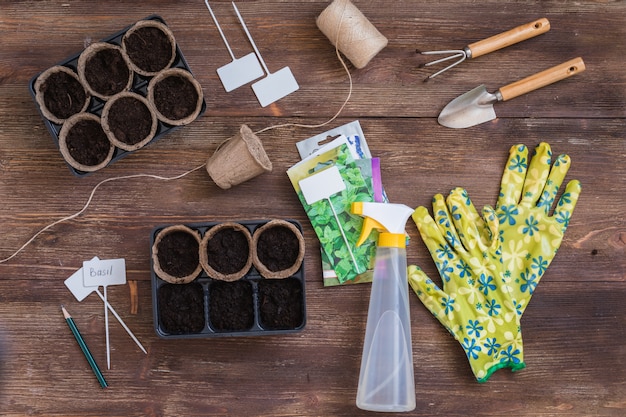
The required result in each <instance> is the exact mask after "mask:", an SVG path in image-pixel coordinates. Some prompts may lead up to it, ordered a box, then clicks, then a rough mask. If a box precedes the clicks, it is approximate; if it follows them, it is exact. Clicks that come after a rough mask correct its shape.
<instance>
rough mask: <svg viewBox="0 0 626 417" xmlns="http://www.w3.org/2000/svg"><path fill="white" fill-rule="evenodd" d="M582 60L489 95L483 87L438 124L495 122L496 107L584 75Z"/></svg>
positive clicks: (446, 112)
mask: <svg viewBox="0 0 626 417" xmlns="http://www.w3.org/2000/svg"><path fill="white" fill-rule="evenodd" d="M584 70H585V63H584V62H583V60H582V58H580V57H578V58H574V59H571V60H569V61H567V62H564V63H562V64H560V65H557V66H555V67H552V68H549V69H547V70H544V71H542V72H539V73H537V74H534V75H531V76H529V77H526V78H524V79H522V80H519V81H516V82H514V83H512V84H508V85H505V86H504V87H500V89H498V91H496V92H495V93H493V94H492V93H489V92H488V91H487V88H486V87H485V86H484V85H480V86H478V87H476V88H474V89H473V90H471V91H468V92H467V93H465V94H463V95H461V96H459V97H457V98H455V99H454V100H452V101H451V102H450V103H448V105H447V106H446V107H444V109H443V110H442V111H441V114H439V119H438V122H439V124H441V125H443V126H446V127H451V128H455V129H459V128H466V127H471V126H476V125H478V124H481V123H485V122H488V121H490V120H493V119H495V118H496V112H495V110H494V109H493V104H494V103H497V102H498V101H507V100H510V99H512V98H515V97H518V96H521V95H523V94H526V93H529V92H531V91H534V90H537V89H539V88H542V87H545V86H547V85H550V84H553V83H555V82H557V81H561V80H563V79H565V78H568V77H571V76H573V75H576V74H578V73H579V72H583V71H584Z"/></svg>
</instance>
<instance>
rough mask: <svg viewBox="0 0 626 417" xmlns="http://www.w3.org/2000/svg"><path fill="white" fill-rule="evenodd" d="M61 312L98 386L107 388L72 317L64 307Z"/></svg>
mask: <svg viewBox="0 0 626 417" xmlns="http://www.w3.org/2000/svg"><path fill="white" fill-rule="evenodd" d="M61 310H63V316H64V317H65V321H66V322H67V325H68V326H70V330H71V331H72V334H74V337H75V338H76V341H77V342H78V346H80V349H81V350H82V351H83V353H84V354H85V358H87V362H89V365H90V366H91V369H93V373H94V374H96V378H98V382H99V383H100V386H101V387H102V388H106V387H108V386H109V385H108V384H107V382H106V380H105V379H104V376H103V375H102V372H101V371H100V368H98V364H97V363H96V360H95V359H94V358H93V356H92V354H91V352H90V351H89V348H88V347H87V344H86V343H85V341H84V340H83V337H82V336H81V335H80V332H79V331H78V328H77V327H76V324H75V323H74V320H73V319H72V316H70V313H68V312H67V310H66V309H65V307H63V306H61Z"/></svg>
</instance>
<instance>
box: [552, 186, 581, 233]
mask: <svg viewBox="0 0 626 417" xmlns="http://www.w3.org/2000/svg"><path fill="white" fill-rule="evenodd" d="M581 190H582V187H581V185H580V182H579V181H578V180H572V181H570V182H569V183H567V186H566V187H565V191H564V192H563V195H561V198H560V199H559V203H558V204H557V206H556V209H555V210H554V217H555V218H556V221H557V222H558V223H560V224H561V225H562V226H563V233H565V229H567V226H569V221H570V218H571V217H572V212H573V211H574V207H576V203H577V202H578V197H579V196H580V192H581Z"/></svg>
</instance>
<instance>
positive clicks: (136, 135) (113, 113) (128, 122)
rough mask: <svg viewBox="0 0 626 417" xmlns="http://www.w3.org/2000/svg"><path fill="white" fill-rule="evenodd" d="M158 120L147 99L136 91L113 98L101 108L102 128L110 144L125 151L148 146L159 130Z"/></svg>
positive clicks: (122, 93)
mask: <svg viewBox="0 0 626 417" xmlns="http://www.w3.org/2000/svg"><path fill="white" fill-rule="evenodd" d="M157 126H158V120H157V117H156V114H155V112H154V110H153V109H152V107H151V106H150V104H149V103H148V100H146V99H145V98H144V97H142V96H140V95H139V94H136V93H131V92H121V93H119V94H116V95H114V96H113V97H111V99H110V100H109V101H107V103H106V104H105V105H104V109H103V110H102V127H103V128H104V131H105V133H106V134H107V136H108V137H109V140H110V141H111V143H113V144H114V145H115V146H117V147H118V148H121V149H124V150H125V151H134V150H137V149H139V148H142V147H143V146H144V145H146V144H147V143H148V142H150V140H152V138H154V135H155V133H156V131H157Z"/></svg>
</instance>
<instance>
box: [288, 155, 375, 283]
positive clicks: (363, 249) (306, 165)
mask: <svg viewBox="0 0 626 417" xmlns="http://www.w3.org/2000/svg"><path fill="white" fill-rule="evenodd" d="M331 166H334V167H336V168H337V169H338V170H339V173H340V175H341V179H342V180H343V185H345V188H343V189H342V191H340V192H337V193H335V194H333V195H331V196H330V197H329V198H327V199H322V200H320V201H316V202H312V203H311V204H308V203H307V201H306V198H305V196H304V195H303V192H302V190H301V188H300V181H302V180H304V179H305V178H308V177H310V176H312V175H315V174H316V173H319V172H320V171H323V170H324V169H328V168H329V167H331ZM287 175H288V176H289V179H290V180H291V183H292V185H293V187H294V190H295V191H296V193H297V195H298V198H299V199H300V202H301V203H302V206H303V207H304V210H305V212H306V214H307V216H308V217H309V220H310V221H311V225H312V226H313V229H314V230H315V233H316V234H317V237H318V239H319V241H320V245H321V248H322V251H323V254H324V255H325V261H326V262H328V264H329V266H330V268H332V271H334V273H335V274H336V276H337V281H338V283H339V284H343V283H345V282H347V281H350V280H355V279H357V277H358V280H359V281H362V280H364V279H367V275H366V274H368V273H369V274H371V269H372V260H373V258H374V254H375V250H376V245H375V242H376V237H377V236H373V237H370V239H368V241H367V242H366V243H364V244H363V245H361V246H359V247H356V241H357V239H358V238H359V235H360V233H361V226H362V224H363V219H362V218H361V217H360V216H354V215H352V214H351V213H350V205H351V204H352V202H354V201H364V202H371V201H374V198H373V193H372V187H371V179H369V180H366V179H365V178H364V176H363V174H362V172H361V169H360V168H359V166H358V165H357V164H356V163H355V160H354V159H353V157H352V156H351V154H350V150H349V149H348V147H347V146H346V145H345V144H343V145H341V146H339V147H336V148H333V149H330V150H329V151H327V152H324V153H322V154H320V155H316V156H312V157H310V158H307V159H305V160H304V161H301V162H299V163H298V164H296V165H294V166H293V167H291V168H290V169H289V170H287ZM368 181H369V182H370V184H369V186H368ZM329 201H330V204H332V207H331V206H330V204H329ZM333 208H334V212H333ZM335 213H336V217H335ZM337 219H338V220H339V224H337ZM342 230H343V234H342ZM343 235H345V238H346V239H345V240H344V237H343ZM374 235H375V234H374ZM346 241H347V242H348V245H349V246H347V245H346ZM353 256H354V260H353ZM355 263H356V265H355ZM368 270H369V271H368ZM364 274H365V275H364ZM361 275H363V276H361ZM369 281H371V278H370V279H369ZM325 282H326V281H325Z"/></svg>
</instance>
